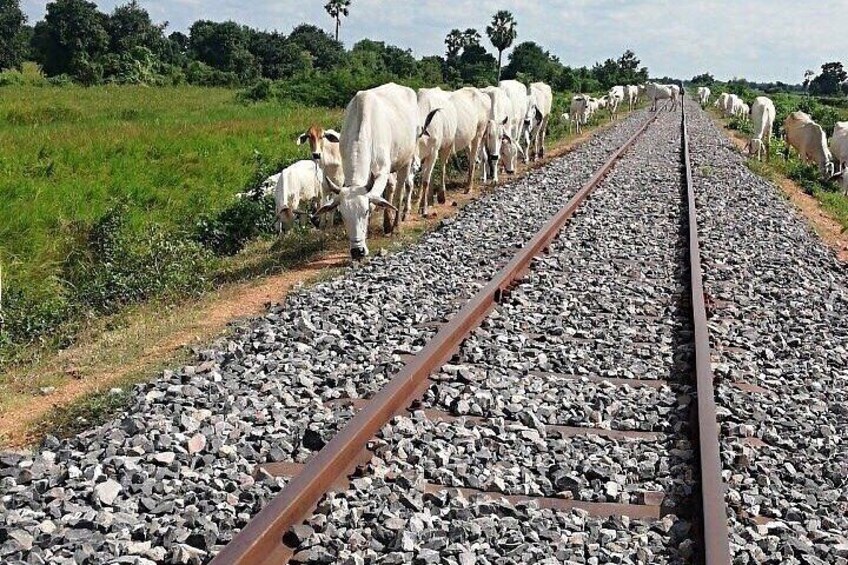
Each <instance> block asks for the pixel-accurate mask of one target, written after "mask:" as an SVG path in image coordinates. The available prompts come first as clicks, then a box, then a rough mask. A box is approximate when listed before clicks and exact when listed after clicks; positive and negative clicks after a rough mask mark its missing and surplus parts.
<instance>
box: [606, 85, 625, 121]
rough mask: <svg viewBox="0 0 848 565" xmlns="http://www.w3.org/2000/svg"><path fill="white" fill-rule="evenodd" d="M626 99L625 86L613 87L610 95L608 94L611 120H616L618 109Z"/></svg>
mask: <svg viewBox="0 0 848 565" xmlns="http://www.w3.org/2000/svg"><path fill="white" fill-rule="evenodd" d="M624 97H625V91H624V87H623V86H613V87H612V88H611V89H610V91H609V93H607V98H608V100H609V111H610V118H611V119H614V118H615V117H616V116H617V115H618V107H619V105H620V104H621V103H622V102H624Z"/></svg>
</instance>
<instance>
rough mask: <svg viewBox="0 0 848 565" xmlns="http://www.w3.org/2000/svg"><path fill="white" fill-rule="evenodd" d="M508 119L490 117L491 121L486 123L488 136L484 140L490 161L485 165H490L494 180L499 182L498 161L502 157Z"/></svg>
mask: <svg viewBox="0 0 848 565" xmlns="http://www.w3.org/2000/svg"><path fill="white" fill-rule="evenodd" d="M508 121H509V117H505V118H504V119H503V120H495V119H489V123H488V124H487V125H486V136H485V137H484V139H483V142H484V143H485V147H486V154H487V155H488V161H487V162H486V163H484V164H483V166H484V167H488V170H489V174H490V175H491V177H492V181H493V182H498V161H499V160H500V158H501V148H502V145H503V138H504V134H505V131H506V130H505V128H506V124H507V122H508Z"/></svg>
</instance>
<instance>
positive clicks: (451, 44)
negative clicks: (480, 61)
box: [445, 29, 463, 59]
mask: <svg viewBox="0 0 848 565" xmlns="http://www.w3.org/2000/svg"><path fill="white" fill-rule="evenodd" d="M462 44H463V41H462V32H461V31H459V30H458V29H452V30H451V31H450V33H449V34H448V35H447V37H445V48H446V50H447V52H446V54H447V56H448V59H455V58H456V57H457V56H459V52H460V51H461V50H462Z"/></svg>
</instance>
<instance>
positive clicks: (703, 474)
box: [213, 113, 730, 565]
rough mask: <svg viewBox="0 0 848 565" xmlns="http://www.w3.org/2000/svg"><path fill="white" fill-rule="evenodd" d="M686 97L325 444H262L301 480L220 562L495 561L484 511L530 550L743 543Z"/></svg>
mask: <svg viewBox="0 0 848 565" xmlns="http://www.w3.org/2000/svg"><path fill="white" fill-rule="evenodd" d="M677 116H678V114H677V113H675V114H674V115H673V116H672V115H660V116H659V119H657V116H652V117H651V118H650V119H648V120H647V121H646V122H645V123H644V125H643V126H642V127H641V128H639V130H638V131H637V132H636V133H635V134H634V135H633V136H632V137H631V138H630V139H628V140H627V141H626V142H625V143H624V144H623V145H622V146H621V147H620V148H619V149H618V150H617V151H616V152H615V153H614V154H613V155H612V156H611V157H610V158H609V159H608V160H607V162H606V163H604V165H603V166H602V167H601V168H600V169H598V171H597V172H596V173H595V174H594V175H593V176H592V178H591V179H589V181H588V182H587V183H586V184H585V185H584V186H583V187H582V188H581V189H580V190H579V191H578V192H577V193H576V194H575V195H574V196H573V197H572V198H571V199H570V200H569V202H568V203H567V204H566V205H565V206H564V207H563V208H562V209H560V210H559V211H558V212H557V213H556V215H554V216H553V218H552V219H551V220H550V221H548V222H547V224H546V225H545V226H544V227H543V228H542V229H541V230H540V231H539V232H538V233H537V234H536V236H535V237H533V238H532V239H531V240H530V241H529V242H528V243H527V244H526V245H524V246H523V247H522V248H521V249H520V250H519V251H518V252H517V253H516V254H515V255H514V257H512V259H511V260H510V261H509V262H508V263H507V264H506V266H504V267H503V268H502V269H501V270H500V271H499V272H497V273H496V274H495V276H494V277H492V279H491V280H490V281H488V282H487V283H486V284H485V285H483V286H482V288H480V290H479V291H478V292H477V293H476V294H475V295H474V296H473V297H472V298H471V299H470V300H469V301H468V302H467V303H466V304H465V305H464V306H463V307H462V308H461V309H460V310H459V312H457V313H456V315H455V316H453V317H452V318H451V319H450V321H449V322H447V323H446V324H444V325H442V326H441V327H439V329H438V332H437V333H436V335H435V336H434V337H432V339H430V340H429V342H428V343H427V345H426V346H425V347H424V348H423V349H422V350H421V351H419V352H418V353H417V354H416V355H415V356H414V357H412V358H411V359H410V360H409V361H408V362H407V363H406V365H405V366H404V367H403V368H402V369H401V371H400V372H399V373H398V374H397V375H396V376H395V377H394V378H393V379H392V380H391V381H390V382H388V383H387V384H386V385H385V386H384V387H383V388H382V389H381V390H380V391H379V392H377V393H376V394H375V395H373V396H372V397H371V398H370V399H369V400H359V401H356V402H351V401H348V402H341V403H338V405H340V406H345V407H347V408H353V409H356V410H357V412H356V414H355V415H354V417H353V418H352V419H351V420H350V421H348V423H347V424H346V426H345V427H344V428H343V429H342V430H341V431H340V432H339V433H338V434H337V435H336V436H335V437H334V438H333V439H331V440H330V441H329V443H327V445H326V446H325V447H324V448H323V449H322V450H321V451H319V452H318V453H317V454H316V455H315V456H314V457H312V458H311V459H310V460H308V461H307V462H306V463H305V464H303V463H292V464H286V463H284V464H270V465H266V466H265V467H264V468H263V472H264V473H267V474H269V475H273V476H283V477H289V478H291V480H290V482H289V483H288V484H287V486H286V487H285V488H284V489H283V491H282V492H281V493H280V494H279V495H278V496H277V497H276V498H275V499H274V500H272V501H271V502H270V503H269V504H268V505H267V506H266V507H265V508H263V510H262V511H261V512H260V513H259V514H258V515H257V516H256V517H255V518H253V520H251V522H250V523H248V525H247V526H246V527H245V528H244V529H243V530H242V531H241V532H240V533H239V534H237V535H236V536H235V538H234V539H233V541H232V542H231V543H230V544H228V545H227V546H226V547H225V548H224V549H223V550H222V551H221V552H220V553H219V554H218V555H217V557H216V558H215V559H214V561H213V563H221V564H224V563H226V564H229V563H243V564H247V563H251V564H252V563H269V564H270V563H282V562H288V561H292V562H298V563H302V562H309V563H322V562H323V563H330V562H345V563H362V562H365V561H366V560H371V559H376V560H379V561H380V562H386V563H392V562H395V563H404V562H416V563H419V562H420V563H430V562H433V563H439V562H449V563H454V562H456V563H475V562H495V561H497V562H502V561H501V560H502V559H503V558H504V557H505V556H504V553H502V551H501V550H503V549H504V543H503V540H502V539H500V540H499V538H498V533H497V527H496V525H494V524H493V522H497V521H498V520H494V521H493V520H489V521H488V522H487V521H486V520H484V519H483V518H485V517H487V516H489V517H491V516H495V517H497V518H499V520H500V521H501V522H504V521H507V522H510V524H511V529H510V528H506V530H504V531H502V532H500V533H501V534H502V535H504V536H506V538H507V542H506V546H508V547H507V549H508V553H510V554H511V555H512V556H513V558H514V560H513V561H511V562H516V563H523V562H537V560H541V559H549V560H550V562H552V563H553V562H561V561H563V560H568V559H572V558H575V557H577V556H580V557H583V558H590V557H594V558H595V559H596V561H595V562H606V559H611V560H617V559H622V561H621V562H643V563H659V562H697V561H698V560H699V559H701V556H702V558H703V561H704V562H705V563H707V564H708V565H713V564H716V565H718V564H727V563H730V549H729V541H728V536H729V534H728V529H727V520H726V517H725V503H724V494H723V493H724V488H723V482H722V477H721V474H720V471H721V463H720V460H719V444H718V425H717V422H716V408H715V402H714V391H713V375H712V371H711V367H710V350H709V336H708V328H707V312H706V305H705V303H704V291H703V282H702V273H701V264H700V250H699V240H698V226H697V222H696V210H695V196H694V191H693V183H692V173H691V167H690V164H689V162H690V159H689V148H688V132H687V122H686V116H685V113H683V114H681V115H680V120H678V119H677ZM634 146H638V147H639V150H638V151H636V150H633V151H632V152H628V150H629V149H631V148H633V147H634ZM670 156H675V157H676V158H669V157H670ZM681 165H682V167H681ZM681 169H682V171H683V173H682V174H681ZM596 190H597V194H596V195H595V196H594V198H592V199H591V200H588V201H587V198H588V196H589V195H590V194H591V193H592V192H593V191H596ZM578 212H579V215H577V216H576V218H574V219H572V217H573V216H574V215H575V213H578ZM570 219H571V220H572V221H571V222H570V223H569V220H570ZM695 438H698V440H697V441H696V442H695V441H693V440H695ZM696 445H697V449H696V447H695V446H696ZM696 451H697V453H696ZM328 493H330V494H329V495H328ZM515 516H519V517H520V518H519V520H520V519H521V518H523V519H524V520H526V523H530V524H533V523H534V522H537V524H536V525H535V526H534V528H536V529H538V528H540V527H542V528H543V529H542V530H541V531H542V532H544V533H548V534H550V532H552V531H553V532H557V531H559V532H560V534H563V535H564V533H567V534H568V536H567V537H563V535H548V536H547V537H545V536H542V537H540V535H539V534H540V532H539V531H536V530H534V528H530V529H529V530H528V529H526V528H525V529H522V526H521V524H520V523H516V519H515V518H514V517H515ZM428 517H429V519H430V522H431V523H429V524H427V523H426V522H427V518H428ZM434 517H436V522H437V523H436V524H434V523H433V518H434ZM480 520H483V521H484V522H486V525H487V526H488V527H489V528H490V531H489V532H488V534H491V535H489V536H488V537H487V532H486V531H485V526H483V527H481V526H480V525H479V521H480ZM469 524H470V525H471V526H469ZM475 524H476V527H474V525H475ZM540 525H541V526H540ZM481 528H482V530H481ZM469 530H470V531H471V532H476V533H471V534H469V533H468V532H469ZM530 530H533V531H530ZM516 531H520V532H522V533H520V534H516ZM438 532H441V533H442V534H443V535H440V534H439V533H438ZM456 532H461V533H456ZM493 532H494V533H493ZM563 540H566V541H563ZM616 541H617V542H618V545H616V543H615V542H616ZM451 542H453V543H451ZM475 543H476V544H477V545H476V546H475V545H474V544H475ZM481 544H482V545H481ZM483 546H485V547H483ZM492 547H496V548H498V549H491V548H492ZM487 548H488V549H487ZM611 548H613V549H611ZM616 549H618V551H619V553H618V554H616V551H615V550H616ZM487 552H488V553H491V555H489V554H488V553H487ZM626 554H630V557H629V558H630V559H632V558H633V557H634V556H635V559H633V560H632V561H624V559H625V555H626ZM480 558H482V559H483V560H482V561H478V559H480ZM487 558H488V559H490V561H487ZM597 559H601V560H600V561H597ZM581 562H582V561H581Z"/></svg>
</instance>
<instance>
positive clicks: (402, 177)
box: [387, 163, 412, 232]
mask: <svg viewBox="0 0 848 565" xmlns="http://www.w3.org/2000/svg"><path fill="white" fill-rule="evenodd" d="M411 166H412V164H411V163H410V164H408V165H406V166H404V167H401V168H399V169H398V170H397V183H398V185H397V191H398V195H397V204H395V206H397V208H398V213H396V214H395V221H394V223H393V225H392V232H394V230H395V229H397V227H398V224H399V223H400V210H401V207H402V205H403V201H404V191H405V190H408V189H409V187H408V186H407V185H408V183H409V180H410V179H409V176H410V173H411V170H410V169H411ZM389 202H391V200H389ZM387 211H389V210H387Z"/></svg>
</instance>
